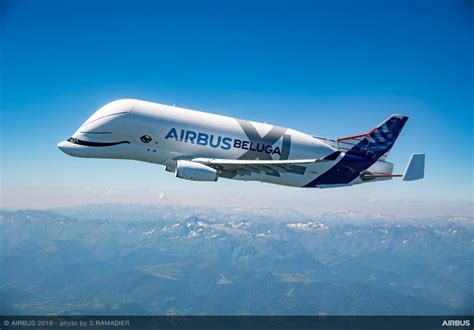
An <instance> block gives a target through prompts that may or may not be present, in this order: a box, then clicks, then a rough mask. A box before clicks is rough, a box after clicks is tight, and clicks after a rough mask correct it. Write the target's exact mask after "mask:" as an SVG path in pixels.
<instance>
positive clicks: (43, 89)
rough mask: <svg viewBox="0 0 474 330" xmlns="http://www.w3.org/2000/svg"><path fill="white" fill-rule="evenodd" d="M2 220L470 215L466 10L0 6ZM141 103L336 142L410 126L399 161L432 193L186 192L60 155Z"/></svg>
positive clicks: (251, 188) (170, 182) (347, 5)
mask: <svg viewBox="0 0 474 330" xmlns="http://www.w3.org/2000/svg"><path fill="white" fill-rule="evenodd" d="M0 8H1V12H0V14H1V16H2V17H1V20H0V21H1V22H2V23H1V24H2V27H1V29H2V30H1V40H2V41H1V44H2V53H1V54H2V55H1V78H2V81H1V116H2V117H1V125H2V129H1V144H2V150H1V176H2V177H1V179H2V184H1V187H2V191H1V194H2V195H1V207H2V208H49V207H55V206H65V205H78V204H83V203H91V202H100V203H101V202H107V201H112V202H143V203H172V204H184V205H209V206H212V205H224V206H237V207H272V206H278V207H290V208H297V209H300V210H302V211H304V212H309V213H319V212H323V211H327V210H329V209H337V208H349V209H355V210H360V211H367V212H384V213H391V214H397V213H399V214H403V215H415V216H425V215H441V214H447V213H450V214H461V215H470V214H471V215H472V213H473V181H472V180H473V167H472V165H473V164H472V150H473V148H472V142H473V139H472V128H473V91H474V88H473V87H474V86H473V76H474V75H473V46H472V45H473V44H474V43H473V36H474V34H473V26H472V22H473V21H474V20H473V16H474V6H473V5H472V3H470V2H469V1H412V2H408V1H383V2H382V1H378V2H375V1H319V2H318V1H311V2H309V1H308V2H302V1H300V2H298V1H296V2H294V1H293V2H291V3H290V2H285V1H276V2H271V1H261V2H254V3H252V2H245V1H229V2H225V1H224V2H217V1H216V2H198V1H197V2H191V1H173V2H172V1H169V2H159V1H118V2H115V1H114V2H112V1H102V2H100V1H98V2H97V1H68V2H65V1H21V0H16V1H3V2H2V3H1V4H0ZM125 97H131V98H139V99H145V100H149V101H155V102H160V103H165V104H176V105H178V106H182V107H187V108H192V109H197V110H204V111H208V112H214V113H219V114H224V115H230V116H234V117H240V118H244V119H250V120H256V121H266V122H268V123H272V124H278V125H281V126H286V127H291V128H294V129H298V130H301V131H303V132H307V133H311V134H315V135H320V136H329V137H338V136H345V135H352V134H357V133H363V132H365V131H367V130H369V129H370V128H371V127H373V126H374V125H375V124H378V123H379V122H380V121H382V120H383V119H385V118H386V117H387V116H389V115H390V114H392V113H402V114H406V115H409V116H410V117H411V119H410V120H409V122H408V124H407V126H406V127H405V130H404V132H403V133H402V135H401V137H400V138H399V140H398V142H397V144H396V145H395V147H394V149H393V150H392V153H391V155H390V158H389V160H391V161H392V162H394V163H395V164H396V170H397V171H398V172H401V171H403V169H404V167H405V165H406V162H407V161H408V159H409V157H410V155H411V153H413V152H426V154H427V168H426V179H425V180H423V181H418V182H413V183H403V182H399V181H393V182H384V183H376V184H368V185H363V186H359V187H352V188H343V189H334V190H316V189H313V190H308V189H296V188H287V187H279V186H274V185H268V184H261V183H242V182H233V181H229V180H221V181H220V182H219V183H217V184H215V183H195V182H187V181H182V180H178V179H176V178H174V177H173V176H172V175H170V174H169V173H165V172H164V171H163V169H162V167H160V166H158V165H152V164H145V163H138V162H132V161H113V160H97V159H77V158H72V157H68V156H66V155H65V154H63V153H61V152H60V151H59V150H58V149H57V148H56V144H57V142H59V141H60V140H64V139H65V138H68V137H69V136H70V135H71V134H72V133H73V132H74V131H75V130H76V128H77V127H78V126H79V125H80V124H81V123H82V122H83V121H84V120H85V119H86V118H87V117H88V116H89V115H90V114H91V113H92V112H94V111H95V110H96V109H97V108H99V107H100V106H102V105H103V104H105V103H107V102H109V101H111V100H114V99H118V98H125Z"/></svg>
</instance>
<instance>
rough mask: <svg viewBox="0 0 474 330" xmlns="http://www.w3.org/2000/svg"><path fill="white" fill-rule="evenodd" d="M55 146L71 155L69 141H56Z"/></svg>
mask: <svg viewBox="0 0 474 330" xmlns="http://www.w3.org/2000/svg"><path fill="white" fill-rule="evenodd" d="M57 147H58V149H59V150H61V151H62V152H64V153H65V154H68V155H71V151H72V148H73V147H72V146H71V143H70V142H68V141H61V142H59V143H58V145H57Z"/></svg>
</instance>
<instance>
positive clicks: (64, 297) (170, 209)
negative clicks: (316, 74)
mask: <svg viewBox="0 0 474 330" xmlns="http://www.w3.org/2000/svg"><path fill="white" fill-rule="evenodd" d="M0 235H1V236H0V241H1V245H0V269H1V272H0V314H129V315H131V314H140V315H143V314H208V315H216V314H238V315H240V314H265V315H267V314H270V315H273V314H281V315H289V314H304V315H307V314H310V315H320V314H353V315H361V314H363V315H377V314H383V315H387V314H388V315H397V314H409V315H415V314H423V315H426V314H472V313H474V289H473V288H474V280H473V277H474V275H473V272H474V271H473V269H474V259H473V256H474V220H473V219H472V218H463V217H450V216H446V217H439V218H436V219H399V218H397V217H393V216H386V215H380V214H379V215H370V214H369V215H365V214H359V213H354V212H350V211H345V210H337V211H334V212H329V213H325V214H322V215H320V216H318V217H314V216H308V215H305V214H301V213H298V212H295V211H293V210H281V209H261V210H253V209H252V210H248V209H206V208H202V209H198V208H186V207H176V206H166V205H158V206H156V205H138V204H103V205H85V206H81V207H74V208H67V209H66V208H65V209H56V210H55V211H37V210H27V211H12V212H7V211H1V212H0Z"/></svg>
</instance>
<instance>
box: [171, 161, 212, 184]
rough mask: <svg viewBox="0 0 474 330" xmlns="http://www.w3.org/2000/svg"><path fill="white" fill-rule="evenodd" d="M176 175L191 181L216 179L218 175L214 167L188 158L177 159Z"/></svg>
mask: <svg viewBox="0 0 474 330" xmlns="http://www.w3.org/2000/svg"><path fill="white" fill-rule="evenodd" d="M176 176H177V177H178V178H181V179H186V180H193V181H217V179H218V177H219V176H218V175H217V171H216V170H215V169H213V168H211V167H209V166H206V165H203V164H199V163H195V162H191V161H189V160H178V162H177V164H176Z"/></svg>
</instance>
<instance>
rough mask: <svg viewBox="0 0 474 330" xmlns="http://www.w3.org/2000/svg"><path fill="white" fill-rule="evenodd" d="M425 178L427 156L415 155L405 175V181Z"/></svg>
mask: <svg viewBox="0 0 474 330" xmlns="http://www.w3.org/2000/svg"><path fill="white" fill-rule="evenodd" d="M424 177H425V154H413V155H412V156H411V159H410V162H409V163H408V166H407V168H406V170H405V173H404V174H403V178H402V180H403V181H415V180H420V179H423V178H424Z"/></svg>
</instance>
